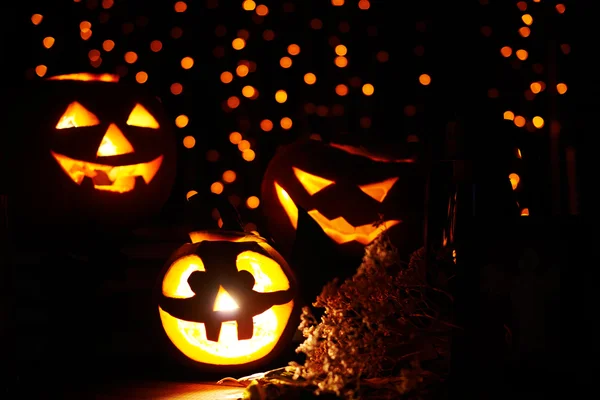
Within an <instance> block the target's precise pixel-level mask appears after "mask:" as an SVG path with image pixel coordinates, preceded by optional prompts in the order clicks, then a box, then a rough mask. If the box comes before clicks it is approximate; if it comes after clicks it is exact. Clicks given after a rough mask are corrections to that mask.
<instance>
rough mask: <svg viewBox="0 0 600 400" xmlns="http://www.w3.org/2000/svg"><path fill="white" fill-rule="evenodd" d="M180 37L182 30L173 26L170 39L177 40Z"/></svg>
mask: <svg viewBox="0 0 600 400" xmlns="http://www.w3.org/2000/svg"><path fill="white" fill-rule="evenodd" d="M182 36H183V29H181V28H180V27H178V26H174V27H173V29H171V37H172V38H173V39H179V38H180V37H182Z"/></svg>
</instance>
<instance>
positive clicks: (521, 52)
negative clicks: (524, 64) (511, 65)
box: [516, 49, 529, 61]
mask: <svg viewBox="0 0 600 400" xmlns="http://www.w3.org/2000/svg"><path fill="white" fill-rule="evenodd" d="M516 55H517V58H518V59H519V60H521V61H525V60H527V57H529V53H528V52H527V50H523V49H520V50H517V52H516Z"/></svg>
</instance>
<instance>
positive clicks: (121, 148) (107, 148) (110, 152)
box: [96, 124, 134, 157]
mask: <svg viewBox="0 0 600 400" xmlns="http://www.w3.org/2000/svg"><path fill="white" fill-rule="evenodd" d="M133 152H134V150H133V146H132V145H131V143H129V140H127V138H126V137H125V135H123V132H121V130H120V129H119V127H118V126H117V125H116V124H110V125H109V126H108V129H107V131H106V133H105V134H104V137H103V138H102V142H101V143H100V147H98V152H97V153H96V157H107V156H120V155H122V154H129V153H133Z"/></svg>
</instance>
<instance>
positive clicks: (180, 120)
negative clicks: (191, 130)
mask: <svg viewBox="0 0 600 400" xmlns="http://www.w3.org/2000/svg"><path fill="white" fill-rule="evenodd" d="M189 122H190V119H189V118H188V116H187V115H184V114H181V115H179V116H177V118H175V125H177V127H178V128H185V127H186V126H187V124H188V123H189Z"/></svg>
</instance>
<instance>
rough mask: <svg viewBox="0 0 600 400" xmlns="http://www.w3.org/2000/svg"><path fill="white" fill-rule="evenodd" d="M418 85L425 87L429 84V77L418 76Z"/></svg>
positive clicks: (425, 75)
mask: <svg viewBox="0 0 600 400" xmlns="http://www.w3.org/2000/svg"><path fill="white" fill-rule="evenodd" d="M419 83H420V84H421V85H423V86H427V85H429V84H430V83H431V77H430V76H429V75H427V74H421V75H420V76H419Z"/></svg>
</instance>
